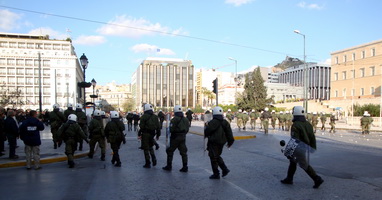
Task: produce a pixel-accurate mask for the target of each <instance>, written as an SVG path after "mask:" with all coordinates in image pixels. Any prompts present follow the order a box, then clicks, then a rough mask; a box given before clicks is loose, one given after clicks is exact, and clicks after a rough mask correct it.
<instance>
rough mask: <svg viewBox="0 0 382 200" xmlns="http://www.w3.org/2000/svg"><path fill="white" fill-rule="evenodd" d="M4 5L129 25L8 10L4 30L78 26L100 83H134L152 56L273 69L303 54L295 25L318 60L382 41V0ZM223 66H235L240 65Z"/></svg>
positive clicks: (0, 14)
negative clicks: (133, 77) (134, 76)
mask: <svg viewBox="0 0 382 200" xmlns="http://www.w3.org/2000/svg"><path fill="white" fill-rule="evenodd" d="M0 6H9V7H15V8H19V9H26V10H32V11H38V12H42V13H50V14H56V15H63V16H68V17H75V18H80V19H87V20H93V21H99V22H106V23H114V24H120V25H124V26H109V25H105V24H99V23H92V22H86V21H81V20H73V19H68V18H60V17H54V16H49V15H43V14H35V13H31V12H26V11H20V10H15V9H10V8H4V7H0V31H1V32H13V33H31V32H33V33H40V32H42V33H43V34H49V35H51V38H57V39H63V38H65V37H66V35H67V34H68V33H67V32H66V30H67V29H70V31H71V32H70V33H69V34H70V36H71V38H72V39H73V41H74V45H75V48H76V52H77V55H78V56H81V54H82V53H85V54H86V56H87V57H88V59H89V62H90V63H89V68H88V70H87V77H88V78H89V80H91V79H92V78H95V79H96V80H97V82H98V83H100V84H105V83H107V82H111V81H113V80H115V81H116V82H117V83H130V80H131V75H132V73H133V72H134V71H135V70H136V68H137V66H138V65H139V63H140V61H141V60H142V59H144V58H146V57H147V56H153V57H154V56H155V57H171V58H185V57H186V56H188V59H190V60H192V62H193V63H194V65H195V67H196V68H202V67H205V68H211V67H219V66H223V65H227V64H230V63H232V61H230V60H228V59H227V58H228V57H233V58H235V59H237V60H238V71H242V70H245V69H247V68H250V67H251V66H253V65H260V66H273V65H275V64H277V63H279V62H281V61H282V60H283V59H284V58H285V56H286V55H290V56H297V57H300V58H301V59H302V57H303V56H302V54H303V39H302V36H300V35H297V34H295V33H294V32H293V30H295V29H298V30H300V31H301V33H304V34H305V35H306V53H307V56H308V57H307V60H308V61H316V62H325V61H327V59H330V53H331V52H333V51H336V50H341V49H344V48H348V47H352V46H355V45H359V44H362V43H367V42H371V41H374V40H379V39H382V25H381V24H382V23H381V19H382V12H381V10H380V9H381V8H382V1H380V0H315V1H310V0H305V1H303V0H188V1H186V0H183V1H180V0H160V1H156V0H151V1H149V0H139V1H137V0H120V1H117V0H116V1H101V0H98V1H96V0H94V1H73V0H67V1H44V0H34V1H30V0H0ZM126 26H128V27H137V28H143V29H150V30H156V31H160V32H170V33H176V34H181V35H186V36H190V37H197V38H203V39H207V40H214V41H218V42H225V43H233V44H238V45H244V46H249V47H251V48H243V47H237V46H230V45H226V44H222V43H214V42H208V41H205V40H198V39H191V38H185V37H178V36H169V35H166V34H161V33H155V32H142V31H137V30H135V29H131V28H127V27H126ZM158 48H159V49H160V51H159V52H157V49H158ZM258 49H264V50H267V51H262V50H258ZM275 52H277V53H275ZM221 71H231V72H234V71H235V69H234V66H233V65H232V66H229V67H225V68H222V69H221ZM89 80H88V81H89Z"/></svg>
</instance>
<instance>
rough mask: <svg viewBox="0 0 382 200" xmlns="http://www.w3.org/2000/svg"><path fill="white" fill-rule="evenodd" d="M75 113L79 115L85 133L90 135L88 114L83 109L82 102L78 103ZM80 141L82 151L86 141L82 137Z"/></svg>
mask: <svg viewBox="0 0 382 200" xmlns="http://www.w3.org/2000/svg"><path fill="white" fill-rule="evenodd" d="M75 114H76V116H77V120H78V125H80V127H81V129H82V131H83V132H84V134H85V135H86V137H87V136H88V131H87V125H88V124H87V118H86V114H85V113H84V112H83V111H82V104H77V105H76V112H75ZM78 142H79V143H80V147H79V150H80V151H82V146H83V143H84V141H83V140H82V139H80V140H79V141H78Z"/></svg>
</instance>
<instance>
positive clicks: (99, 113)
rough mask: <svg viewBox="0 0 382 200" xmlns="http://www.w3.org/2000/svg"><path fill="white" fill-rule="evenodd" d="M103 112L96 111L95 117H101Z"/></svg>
mask: <svg viewBox="0 0 382 200" xmlns="http://www.w3.org/2000/svg"><path fill="white" fill-rule="evenodd" d="M101 114H102V113H101V111H100V110H95V111H94V117H99V116H101Z"/></svg>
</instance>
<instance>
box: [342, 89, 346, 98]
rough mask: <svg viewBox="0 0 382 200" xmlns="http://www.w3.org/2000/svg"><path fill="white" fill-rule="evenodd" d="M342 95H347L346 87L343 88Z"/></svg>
mask: <svg viewBox="0 0 382 200" xmlns="http://www.w3.org/2000/svg"><path fill="white" fill-rule="evenodd" d="M342 96H343V97H346V88H345V89H343V90H342Z"/></svg>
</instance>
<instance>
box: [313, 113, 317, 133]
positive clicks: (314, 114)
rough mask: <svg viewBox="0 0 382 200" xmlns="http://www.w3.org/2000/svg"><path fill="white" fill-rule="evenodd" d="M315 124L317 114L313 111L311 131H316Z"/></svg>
mask: <svg viewBox="0 0 382 200" xmlns="http://www.w3.org/2000/svg"><path fill="white" fill-rule="evenodd" d="M317 124H318V116H317V112H313V116H312V126H313V132H314V133H316V131H317Z"/></svg>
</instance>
